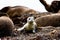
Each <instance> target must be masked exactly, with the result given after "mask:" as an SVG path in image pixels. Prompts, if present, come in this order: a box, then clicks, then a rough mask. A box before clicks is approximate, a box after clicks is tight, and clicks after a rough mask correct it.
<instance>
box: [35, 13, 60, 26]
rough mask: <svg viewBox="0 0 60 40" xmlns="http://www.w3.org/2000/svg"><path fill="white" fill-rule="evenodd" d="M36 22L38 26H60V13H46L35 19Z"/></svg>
mask: <svg viewBox="0 0 60 40" xmlns="http://www.w3.org/2000/svg"><path fill="white" fill-rule="evenodd" d="M35 22H36V24H37V26H38V27H41V26H54V27H57V26H60V14H59V13H57V14H51V15H45V16H41V17H39V18H36V19H35Z"/></svg>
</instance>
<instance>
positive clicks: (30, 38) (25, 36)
mask: <svg viewBox="0 0 60 40" xmlns="http://www.w3.org/2000/svg"><path fill="white" fill-rule="evenodd" d="M48 14H51V13H41V14H34V15H33V16H34V17H40V16H42V15H48ZM25 17H26V16H21V17H20V18H19V17H17V19H18V20H19V21H18V23H19V22H20V24H15V26H16V28H19V27H21V26H23V25H24V23H26V22H25V21H24V20H25V19H26V18H25ZM27 17H28V16H27ZM21 19H22V20H21ZM14 20H16V19H14ZM0 40H60V27H53V26H46V27H39V28H38V30H37V32H36V33H26V32H17V35H16V36H13V37H2V38H0Z"/></svg>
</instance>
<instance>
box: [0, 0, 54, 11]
mask: <svg viewBox="0 0 60 40" xmlns="http://www.w3.org/2000/svg"><path fill="white" fill-rule="evenodd" d="M45 1H46V2H47V3H48V4H49V5H50V4H51V2H52V1H53V0H45ZM5 6H26V7H29V8H31V9H34V10H36V11H39V12H47V11H46V10H45V8H44V6H43V5H42V4H41V3H40V2H39V0H0V9H2V8H3V7H5Z"/></svg>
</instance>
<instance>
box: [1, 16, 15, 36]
mask: <svg viewBox="0 0 60 40" xmlns="http://www.w3.org/2000/svg"><path fill="white" fill-rule="evenodd" d="M13 28H14V23H13V21H12V20H11V19H10V18H9V17H6V16H1V17H0V37H5V36H11V34H12V32H13Z"/></svg>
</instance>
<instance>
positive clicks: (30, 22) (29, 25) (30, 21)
mask: <svg viewBox="0 0 60 40" xmlns="http://www.w3.org/2000/svg"><path fill="white" fill-rule="evenodd" d="M36 26H37V25H36V23H35V21H34V17H28V18H27V23H26V24H25V25H24V26H23V27H22V28H18V29H17V31H22V30H26V31H32V32H33V33H35V32H36V31H35V30H36Z"/></svg>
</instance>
